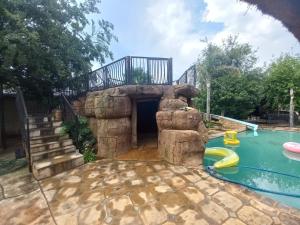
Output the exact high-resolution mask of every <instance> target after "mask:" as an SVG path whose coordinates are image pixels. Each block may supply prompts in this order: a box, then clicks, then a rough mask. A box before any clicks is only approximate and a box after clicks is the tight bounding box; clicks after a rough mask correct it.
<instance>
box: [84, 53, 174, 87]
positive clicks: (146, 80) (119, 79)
mask: <svg viewBox="0 0 300 225" xmlns="http://www.w3.org/2000/svg"><path fill="white" fill-rule="evenodd" d="M172 76H173V74H172V59H171V58H154V57H139V56H127V57H124V58H121V59H119V60H117V61H114V62H112V63H110V64H108V65H106V66H103V67H101V68H100V69H97V70H95V71H92V72H91V73H89V74H88V80H89V82H88V88H89V90H90V91H92V90H103V89H107V88H111V87H116V86H122V85H128V84H172Z"/></svg>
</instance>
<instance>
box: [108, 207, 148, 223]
mask: <svg viewBox="0 0 300 225" xmlns="http://www.w3.org/2000/svg"><path fill="white" fill-rule="evenodd" d="M114 219H115V220H114ZM117 221H118V219H116V218H113V219H112V221H111V224H120V225H132V224H134V225H143V222H142V220H141V219H140V217H139V216H138V214H137V212H136V211H135V210H134V209H133V208H129V209H126V210H125V211H123V214H122V216H121V217H120V219H119V221H118V223H117Z"/></svg>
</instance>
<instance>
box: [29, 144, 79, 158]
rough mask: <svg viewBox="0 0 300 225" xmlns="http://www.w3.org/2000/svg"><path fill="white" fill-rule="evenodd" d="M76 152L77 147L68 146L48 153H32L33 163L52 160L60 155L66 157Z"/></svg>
mask: <svg viewBox="0 0 300 225" xmlns="http://www.w3.org/2000/svg"><path fill="white" fill-rule="evenodd" d="M71 152H76V147H75V146H74V145H68V146H64V147H58V148H54V149H51V150H48V151H40V152H35V153H31V161H32V162H35V161H39V160H43V159H47V158H52V157H54V156H58V155H64V154H66V153H71Z"/></svg>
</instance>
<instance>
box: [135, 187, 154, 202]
mask: <svg viewBox="0 0 300 225" xmlns="http://www.w3.org/2000/svg"><path fill="white" fill-rule="evenodd" d="M130 199H131V201H132V203H133V204H134V205H138V206H142V205H144V204H146V203H150V202H151V201H154V200H155V198H154V195H153V192H152V191H151V189H150V188H147V187H141V188H138V189H135V190H134V191H132V192H131V193H130Z"/></svg>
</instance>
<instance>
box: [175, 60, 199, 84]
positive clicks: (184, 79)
mask: <svg viewBox="0 0 300 225" xmlns="http://www.w3.org/2000/svg"><path fill="white" fill-rule="evenodd" d="M196 82H197V70H196V65H192V66H191V67H189V68H188V69H187V70H186V71H185V72H184V73H183V74H182V75H181V77H180V78H179V79H178V80H176V81H175V84H190V85H193V86H196Z"/></svg>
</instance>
